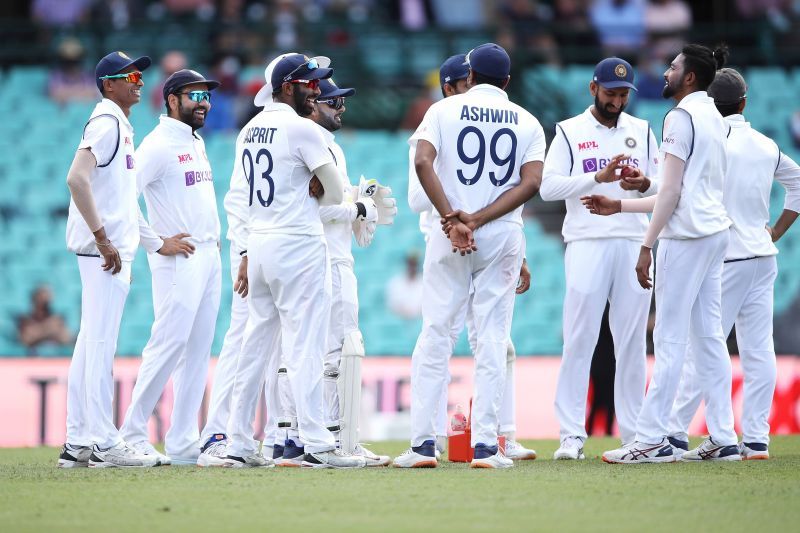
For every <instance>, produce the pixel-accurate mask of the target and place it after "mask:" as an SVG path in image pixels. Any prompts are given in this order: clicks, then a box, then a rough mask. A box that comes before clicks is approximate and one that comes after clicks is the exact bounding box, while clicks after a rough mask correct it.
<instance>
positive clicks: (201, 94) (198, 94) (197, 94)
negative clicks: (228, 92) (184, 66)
mask: <svg viewBox="0 0 800 533" xmlns="http://www.w3.org/2000/svg"><path fill="white" fill-rule="evenodd" d="M174 94H185V95H186V96H188V97H189V100H191V101H192V102H197V103H198V104H199V103H200V102H202V101H203V100H205V101H206V102H209V103H211V91H187V92H185V93H174Z"/></svg>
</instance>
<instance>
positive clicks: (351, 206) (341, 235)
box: [317, 125, 358, 266]
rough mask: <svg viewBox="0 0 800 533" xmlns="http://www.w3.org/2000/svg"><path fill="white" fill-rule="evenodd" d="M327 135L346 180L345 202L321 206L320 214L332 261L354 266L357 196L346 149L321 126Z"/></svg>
mask: <svg viewBox="0 0 800 533" xmlns="http://www.w3.org/2000/svg"><path fill="white" fill-rule="evenodd" d="M317 126H318V127H319V129H320V132H321V133H322V136H323V137H324V138H325V142H326V143H327V146H328V150H330V153H331V156H333V162H334V163H336V168H337V169H339V176H340V177H341V180H342V190H343V191H344V201H343V202H342V203H341V204H339V205H328V206H323V207H320V208H319V216H320V219H321V220H322V227H323V229H324V231H325V240H326V241H328V257H329V258H330V261H331V264H334V263H349V264H350V265H351V266H352V265H353V252H352V235H353V221H354V220H355V219H356V217H357V216H358V209H357V208H356V204H355V202H356V199H355V198H353V188H352V186H351V185H350V178H349V177H348V175H347V161H346V160H345V158H344V152H343V151H342V148H341V147H340V146H339V145H338V144H337V143H336V140H335V138H334V136H333V133H331V132H329V131H328V130H326V129H325V128H323V127H322V126H319V125H317Z"/></svg>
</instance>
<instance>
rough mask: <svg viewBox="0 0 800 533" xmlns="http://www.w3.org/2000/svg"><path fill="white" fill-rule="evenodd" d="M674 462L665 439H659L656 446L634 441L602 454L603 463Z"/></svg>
mask: <svg viewBox="0 0 800 533" xmlns="http://www.w3.org/2000/svg"><path fill="white" fill-rule="evenodd" d="M675 460H676V459H675V455H674V454H673V453H672V445H671V444H670V443H669V441H668V440H667V439H661V442H659V443H658V444H645V443H644V442H638V441H634V442H632V443H630V444H626V445H625V446H623V447H622V448H617V449H616V450H609V451H607V452H605V453H603V461H605V462H606V463H614V464H625V465H636V464H641V463H674V462H675Z"/></svg>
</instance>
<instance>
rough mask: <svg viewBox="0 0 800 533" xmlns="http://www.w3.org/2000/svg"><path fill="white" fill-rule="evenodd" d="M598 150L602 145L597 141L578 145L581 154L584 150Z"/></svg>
mask: <svg viewBox="0 0 800 533" xmlns="http://www.w3.org/2000/svg"><path fill="white" fill-rule="evenodd" d="M598 148H600V145H599V144H597V141H586V142H582V143H578V151H579V152H583V151H584V150H597V149H598Z"/></svg>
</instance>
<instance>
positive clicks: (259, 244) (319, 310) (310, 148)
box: [225, 54, 365, 468]
mask: <svg viewBox="0 0 800 533" xmlns="http://www.w3.org/2000/svg"><path fill="white" fill-rule="evenodd" d="M332 74H333V71H332V69H329V68H323V67H320V66H319V63H318V62H317V60H316V59H314V58H308V57H306V56H303V55H301V54H294V55H291V56H288V57H285V58H283V59H282V60H281V61H279V62H278V63H277V64H276V65H275V68H274V70H273V72H272V76H271V82H272V88H273V91H274V92H273V93H272V102H271V103H267V104H266V105H265V106H264V109H263V111H261V112H260V113H259V114H258V115H256V116H255V117H254V118H253V119H252V120H251V121H250V122H249V123H248V124H247V125H246V126H245V127H244V129H243V130H242V132H241V134H240V135H239V138H238V139H237V143H236V161H239V162H241V165H242V169H241V172H242V176H239V177H238V178H237V176H234V178H233V179H244V180H245V181H246V182H247V183H248V185H249V202H248V203H249V206H250V209H249V221H248V234H249V237H248V244H247V255H248V266H247V278H248V291H249V292H248V308H249V318H248V322H247V326H246V328H245V335H244V341H243V346H242V351H241V354H240V356H239V361H238V366H237V369H236V377H235V381H234V387H233V398H232V400H231V402H232V403H231V418H230V420H229V422H228V431H227V432H226V433H227V435H228V437H229V442H228V446H227V458H226V465H225V466H228V467H232V468H241V467H265V466H273V465H274V463H273V461H272V459H268V458H265V457H264V456H263V455H262V454H261V452H259V450H258V443H257V442H256V441H255V440H254V439H253V438H252V434H253V427H252V420H253V416H254V413H255V407H256V402H257V401H258V397H259V391H260V389H261V384H262V379H263V377H264V373H265V371H267V368H269V367H270V366H271V365H273V364H275V363H274V362H275V361H276V360H277V358H279V357H281V355H282V356H283V361H284V363H285V364H286V369H287V377H288V379H289V383H290V386H291V391H292V396H293V397H294V400H295V403H296V408H297V418H298V430H299V436H300V440H301V441H302V444H303V445H304V448H305V456H304V460H303V465H304V466H308V467H313V468H353V467H363V466H364V465H365V462H364V458H363V457H360V456H349V455H346V454H343V453H341V452H340V451H339V450H336V443H335V438H334V436H333V434H331V432H330V431H329V430H328V429H327V428H326V427H325V423H324V412H323V397H322V372H323V358H324V354H325V351H326V340H327V329H328V321H329V320H330V302H331V285H330V284H331V281H330V263H329V262H328V251H327V245H326V242H325V237H324V233H323V229H322V222H321V221H320V218H319V205H336V204H339V203H341V202H342V200H343V195H342V188H341V177H340V176H339V173H338V170H337V168H336V165H335V163H334V162H333V157H332V156H331V154H330V152H329V151H328V148H327V145H326V143H325V140H324V139H323V137H322V134H321V132H320V130H319V128H318V127H317V126H316V125H315V124H314V123H312V122H311V121H309V120H307V119H305V118H303V116H308V115H310V114H311V112H312V111H313V109H314V105H315V102H314V101H315V100H316V98H317V97H318V96H319V94H320V91H319V80H320V79H325V78H329V77H330V76H331V75H332ZM262 96H263V95H262ZM313 176H316V177H317V178H318V179H319V181H320V183H321V185H322V187H323V189H324V194H323V195H322V197H321V198H320V200H319V202H318V201H317V200H316V199H314V198H312V197H310V196H309V184H310V182H311V179H312V177H313ZM275 366H277V365H275Z"/></svg>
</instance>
